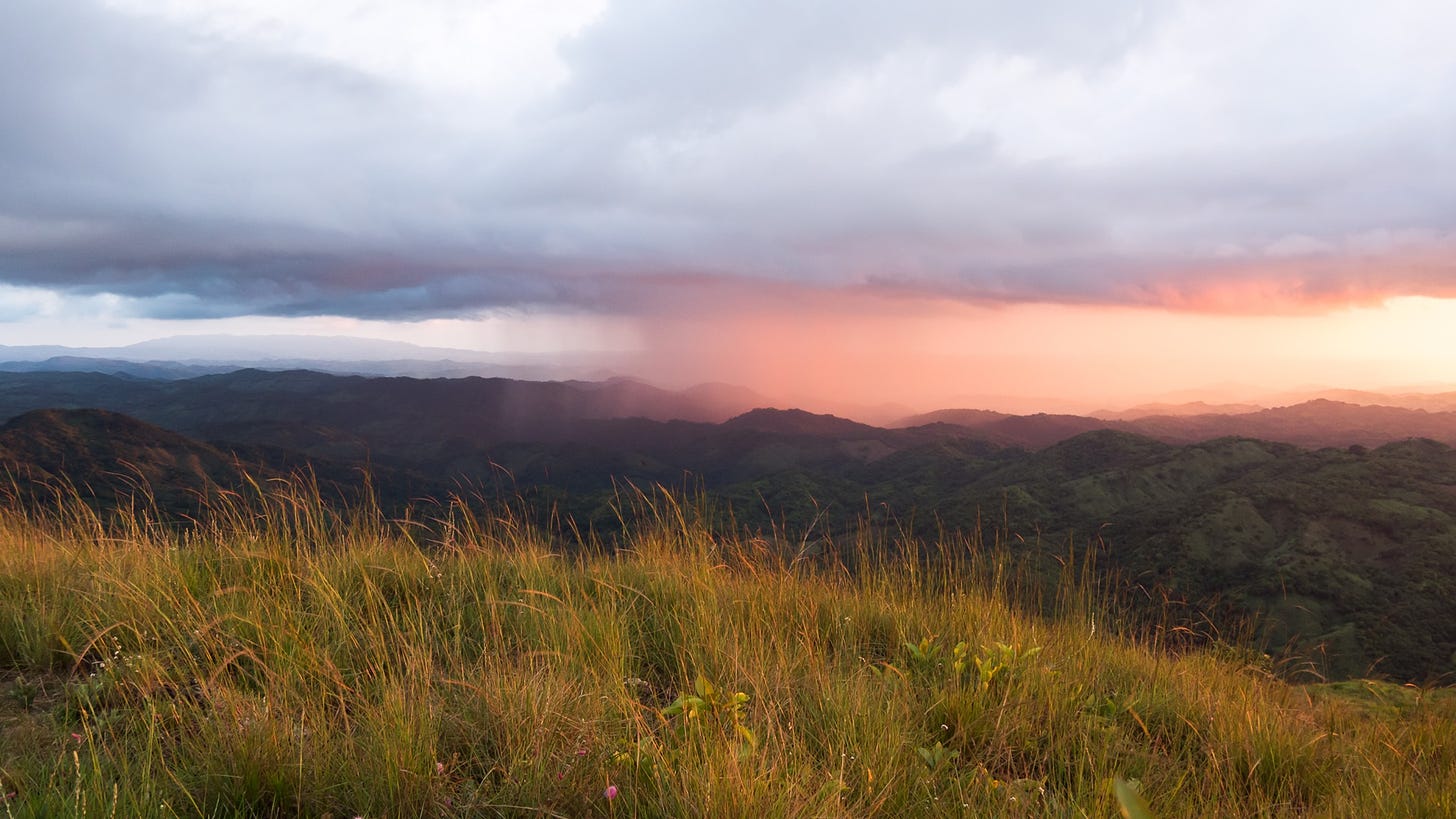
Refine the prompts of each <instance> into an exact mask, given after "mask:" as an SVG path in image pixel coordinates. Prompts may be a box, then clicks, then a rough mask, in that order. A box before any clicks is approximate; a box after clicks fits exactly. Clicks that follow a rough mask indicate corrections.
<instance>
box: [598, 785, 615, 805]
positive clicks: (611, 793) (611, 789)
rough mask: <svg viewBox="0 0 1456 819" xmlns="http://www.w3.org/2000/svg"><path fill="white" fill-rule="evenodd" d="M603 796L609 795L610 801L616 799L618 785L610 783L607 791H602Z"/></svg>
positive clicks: (608, 799)
mask: <svg viewBox="0 0 1456 819" xmlns="http://www.w3.org/2000/svg"><path fill="white" fill-rule="evenodd" d="M602 796H605V797H607V801H608V802H610V801H612V800H613V799H616V798H617V786H616V785H608V786H607V789H606V790H605V791H602Z"/></svg>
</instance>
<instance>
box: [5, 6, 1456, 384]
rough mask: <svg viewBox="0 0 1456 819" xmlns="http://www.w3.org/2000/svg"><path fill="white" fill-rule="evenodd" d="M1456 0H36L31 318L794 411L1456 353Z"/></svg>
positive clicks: (15, 196) (8, 256)
mask: <svg viewBox="0 0 1456 819" xmlns="http://www.w3.org/2000/svg"><path fill="white" fill-rule="evenodd" d="M1453 41H1456V4H1452V3H1449V2H1446V1H1445V0H1390V1H1389V2H1384V3H1380V4H1375V3H1369V2H1344V0H1322V2H1312V0H1302V1H1300V2H1294V1H1293V0H1260V1H1259V2H1252V1H1245V0H1230V2H1220V3H1206V2H1176V0H1174V1H1170V2H1146V3H1139V2H1122V1H1121V0H1045V2H1034V3H1004V2H991V0H980V1H979V2H978V1H977V0H957V1H955V2H951V1H950V0H947V2H934V1H932V0H926V2H909V3H897V4H887V3H861V2H854V1H853V0H852V1H851V2H844V1H843V0H839V1H838V2H827V0H803V2H796V3H788V4H786V3H778V2H764V1H763V0H739V2H733V3H722V2H711V3H710V2H691V0H679V1H675V2H667V0H561V2H547V1H546V0H415V1H414V2H381V1H379V0H374V1H370V0H352V1H348V2H346V0H314V1H313V2H310V3H296V2H292V0H7V2H5V3H3V4H0V110H3V111H4V112H5V117H4V122H3V124H0V344H7V345H17V344H68V345H81V346H109V345H118V344H126V343H131V342H135V341H141V340H144V339H148V338H154V337H160V336H167V335H179V334H193V333H243V334H251V333H306V334H324V335H354V336H362V337H374V338H389V339H396V340H407V341H414V342H417V343H422V344H428V345H431V346H439V347H456V348H465V349H481V350H489V351H502V352H527V353H532V354H538V355H540V354H545V355H557V356H560V357H561V358H562V359H563V360H568V359H570V358H571V357H573V356H579V355H584V354H590V355H600V354H603V353H609V354H611V355H613V356H616V358H614V359H613V360H615V361H618V362H620V364H619V367H620V369H621V370H622V371H624V372H630V373H631V374H635V375H638V376H640V377H644V378H646V379H648V380H652V381H656V382H658V383H662V384H664V385H668V386H685V385H687V384H691V383H696V382H702V381H728V382H733V383H740V384H745V385H748V386H751V387H754V388H756V389H760V390H762V391H765V392H768V393H771V394H773V395H777V396H785V397H788V398H791V399H793V400H795V401H798V402H800V403H804V404H806V405H812V404H815V402H818V405H819V406H823V407H830V406H841V405H842V406H849V405H875V404H882V403H898V404H906V405H910V406H915V407H918V408H925V407H928V406H933V405H945V403H946V402H950V401H961V402H963V403H966V402H976V401H979V402H980V403H982V404H986V405H990V404H991V403H994V401H993V399H996V400H1001V399H1009V398H1015V399H1017V400H1019V401H1021V402H1023V403H1025V402H1027V401H1032V402H1035V401H1044V402H1045V403H1046V404H1047V406H1051V405H1052V404H1054V403H1057V402H1061V403H1062V404H1065V403H1067V402H1071V403H1076V404H1083V405H1087V406H1093V405H1102V406H1112V405H1115V404H1118V403H1122V404H1127V403H1130V402H1134V401H1137V400H1145V399H1149V398H1153V397H1156V396H1159V395H1162V394H1166V393H1171V392H1177V391H1187V390H1195V389H1200V388H1201V389H1205V390H1206V391H1208V393H1209V397H1213V398H1219V397H1227V398H1234V397H1237V396H1236V395H1235V393H1236V392H1237V391H1238V390H1241V389H1242V390H1245V391H1248V390H1252V389H1255V388H1258V389H1272V388H1276V387H1296V386H1305V385H1329V386H1344V387H1382V386H1391V385H1449V384H1452V383H1456V330H1453V329H1452V328H1456V49H1453V48H1451V46H1450V44H1451V43H1452V42H1453Z"/></svg>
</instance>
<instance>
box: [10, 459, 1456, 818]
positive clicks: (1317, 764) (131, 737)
mask: <svg viewBox="0 0 1456 819" xmlns="http://www.w3.org/2000/svg"><path fill="white" fill-rule="evenodd" d="M271 487H272V488H270V489H269V493H268V495H266V496H263V497H260V498H258V499H257V501H256V504H254V503H253V502H249V501H243V500H238V499H234V500H231V501H223V503H224V504H230V505H226V506H224V507H221V508H217V509H215V510H214V512H215V513H216V514H214V515H213V516H212V517H211V518H210V520H212V521H213V523H211V524H206V523H204V525H202V526H201V527H200V528H196V529H193V530H191V531H190V532H188V533H187V534H185V535H182V534H179V533H177V532H174V531H171V530H168V529H165V528H157V527H154V526H150V525H148V524H147V523H146V522H145V521H137V520H123V521H118V522H117V524H116V525H115V526H114V527H108V526H104V525H103V526H100V527H98V526H96V525H94V524H91V523H82V524H79V525H78V524H77V523H75V521H84V520H86V518H85V516H83V515H81V516H78V515H74V514H69V513H66V512H65V511H64V510H59V511H57V512H56V513H55V514H54V515H45V516H39V517H37V516H35V515H33V514H25V515H18V514H16V513H15V512H14V511H0V538H3V539H4V540H5V542H6V543H7V544H9V545H8V548H6V549H4V550H0V583H4V584H5V587H6V589H7V593H6V594H3V595H0V691H3V692H4V693H5V695H6V696H5V697H4V698H3V699H0V724H3V725H4V731H0V782H3V790H4V792H5V793H6V794H8V795H7V796H6V797H5V798H6V803H5V804H6V810H7V815H13V816H17V817H30V816H37V817H38V816H54V815H73V816H81V815H96V814H100V815H108V816H109V815H119V816H135V817H154V816H155V817H163V816H173V815H175V814H176V812H182V813H187V814H194V815H203V816H244V815H246V816H278V815H318V816H322V815H329V814H332V815H335V816H339V815H343V816H356V815H357V816H378V815H395V816H397V815H409V816H421V817H434V816H440V817H444V816H480V817H486V816H499V815H517V814H528V815H538V814H539V815H550V816H617V815H634V816H683V815H702V816H743V817H748V816H785V817H799V816H802V817H810V816H813V817H825V816H829V817H837V816H845V817H848V816H885V817H890V816H916V815H925V816H931V815H946V814H952V815H956V814H962V815H999V816H1027V817H1030V816H1045V815H1094V816H1107V815H1113V814H1114V813H1115V812H1116V811H1117V810H1118V805H1119V801H1121V802H1122V804H1124V805H1129V804H1132V803H1133V802H1146V803H1147V805H1148V806H1150V808H1151V809H1152V810H1153V811H1155V812H1156V815H1159V816H1165V817H1179V816H1190V817H1191V816H1207V815H1229V814H1237V815H1267V816H1282V815H1291V816H1292V815H1331V814H1337V815H1360V816H1392V817H1395V816H1400V817H1404V816H1417V815H1444V814H1447V813H1450V812H1451V810H1452V809H1453V808H1456V803H1453V801H1452V800H1453V793H1452V791H1451V789H1450V782H1451V781H1453V778H1456V762H1453V760H1456V755H1453V754H1452V753H1450V751H1451V749H1452V748H1453V747H1456V734H1453V728H1452V726H1453V725H1456V702H1453V700H1452V699H1451V697H1450V696H1449V694H1448V692H1445V691H1440V690H1420V689H1410V688H1401V687H1398V686H1394V685H1389V684H1382V683H1375V682H1366V681H1361V682H1353V683H1348V684H1343V685H1333V686H1332V685H1315V686H1310V685H1305V686H1291V685H1289V684H1288V683H1285V682H1281V681H1280V680H1278V679H1277V678H1276V677H1275V676H1273V675H1272V674H1271V667H1270V664H1269V660H1268V658H1266V657H1263V656H1262V655H1260V654H1258V653H1257V652H1252V651H1249V650H1247V649H1245V648H1240V647H1238V646H1236V645H1233V644H1230V643H1228V642H1223V641H1217V640H1212V639H1211V638H1209V637H1207V636H1206V637H1205V638H1204V639H1201V640H1195V639H1188V636H1189V635H1185V634H1182V633H1180V632H1176V631H1171V630H1168V629H1166V628H1160V627H1158V625H1157V623H1156V622H1151V623H1150V622H1148V621H1146V620H1144V619H1141V618H1140V617H1137V616H1135V615H1133V613H1132V612H1131V610H1129V609H1127V608H1126V607H1125V605H1124V604H1123V603H1122V602H1119V598H1118V597H1117V596H1116V595H1114V594H1112V593H1110V592H1109V591H1108V590H1107V589H1106V587H1104V586H1102V585H1101V584H1100V583H1099V582H1098V581H1096V579H1095V576H1094V575H1093V574H1090V573H1089V572H1087V571H1085V569H1087V568H1090V567H1088V566H1087V565H1085V564H1084V563H1083V562H1082V561H1083V560H1084V559H1090V558H1091V557H1092V555H1090V554H1085V555H1081V556H1077V555H1072V556H1070V557H1071V558H1072V562H1071V563H1069V564H1067V565H1066V567H1065V570H1064V571H1063V572H1062V573H1060V574H1059V575H1058V577H1057V578H1056V580H1055V583H1054V586H1053V588H1052V590H1051V594H1050V596H1047V597H1042V595H1041V592H1040V591H1039V590H1040V589H1041V588H1042V587H1041V586H1040V584H1039V582H1038V581H1036V580H1035V579H1034V578H1032V577H1029V576H1028V575H1027V574H1026V573H1025V571H1024V569H1025V567H1024V566H1023V564H1022V562H1021V561H1020V560H1019V559H1018V558H1017V556H1016V554H1017V548H1016V546H1015V544H1012V543H1000V544H992V543H987V544H979V545H978V544H977V543H976V542H974V541H971V540H965V539H946V540H943V541H940V542H938V543H933V544H932V543H924V544H920V546H919V547H914V546H912V545H911V544H906V543H903V542H900V543H895V542H890V541H885V540H882V539H881V538H880V535H879V534H877V533H876V532H874V531H873V530H867V531H865V532H863V533H861V535H859V536H858V537H857V538H850V539H846V540H842V541H838V543H837V547H836V550H835V551H836V552H837V553H838V554H840V555H842V556H843V557H844V558H846V559H850V558H852V559H853V560H854V562H855V563H856V565H857V568H856V569H855V571H854V572H853V573H849V572H846V571H845V569H844V566H843V565H842V564H841V563H839V562H838V560H837V559H836V558H834V557H832V556H831V555H829V554H823V555H821V556H819V557H816V558H807V557H805V556H804V555H803V554H802V548H803V544H802V543H801V542H797V541H792V540H782V539H772V540H765V539H763V538H756V537H755V538H748V537H732V536H725V535H723V534H722V533H719V532H716V531H714V530H713V529H711V528H708V526H707V521H706V520H705V519H704V518H703V517H702V516H701V515H702V514H703V512H704V511H705V510H703V509H702V508H700V507H698V506H695V505H691V504H685V503H684V499H681V498H676V497H672V496H667V495H654V496H647V495H641V496H636V497H635V498H634V497H626V498H623V499H622V504H623V506H622V512H623V514H624V516H625V518H626V519H627V520H628V528H627V529H626V530H625V531H624V532H623V535H622V538H621V539H620V540H619V541H618V542H617V543H616V545H615V547H614V548H606V544H602V543H599V542H594V541H590V540H588V541H585V542H583V541H572V540H570V539H569V538H568V539H563V538H562V537H560V536H558V535H554V534H552V533H551V532H550V531H548V530H542V529H539V528H537V527H535V526H533V525H531V524H529V523H527V522H524V521H522V520H520V519H519V518H515V517H512V516H510V515H509V514H508V513H504V512H501V513H500V514H497V515H485V516H482V515H478V514H475V513H473V512H471V511H469V510H468V509H466V508H465V507H463V506H459V505H450V506H447V507H443V508H442V509H440V511H439V513H438V514H437V516H436V518H435V521H434V522H433V523H429V524H426V523H424V522H421V521H416V522H415V524H414V525H411V526H399V525H396V524H395V523H394V522H391V521H389V520H387V519H384V518H380V517H378V516H377V514H376V513H373V512H370V511H369V510H360V509H352V510H349V509H342V510H331V509H330V508H329V507H327V506H323V505H320V504H319V503H318V502H317V500H316V499H313V500H311V499H310V495H309V493H308V491H307V487H296V486H286V485H278V484H273V485H271ZM68 521H69V522H68ZM907 546H910V548H906V547H907ZM917 554H918V555H921V557H919V558H915V559H905V557H904V556H905V555H917ZM1335 737H1338V739H1335ZM1115 782H1120V783H1121V784H1120V785H1118V787H1120V788H1121V793H1122V797H1121V800H1119V797H1118V796H1117V795H1116V793H1117V790H1116V789H1115V787H1114V783H1115Z"/></svg>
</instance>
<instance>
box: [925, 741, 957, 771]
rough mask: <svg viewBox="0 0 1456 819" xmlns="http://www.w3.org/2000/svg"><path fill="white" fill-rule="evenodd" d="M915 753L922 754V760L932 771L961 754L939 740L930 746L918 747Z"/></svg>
mask: <svg viewBox="0 0 1456 819" xmlns="http://www.w3.org/2000/svg"><path fill="white" fill-rule="evenodd" d="M915 753H917V754H919V755H920V761H921V762H924V763H925V767H927V768H929V769H930V770H932V771H934V770H938V769H939V768H940V767H941V766H943V765H945V764H946V763H947V762H951V761H953V760H954V759H955V758H956V757H958V756H960V755H961V752H960V751H957V750H953V749H950V748H947V747H945V744H944V743H942V742H939V741H937V742H936V743H935V744H934V745H932V746H930V747H928V748H927V747H924V746H921V747H919V748H916V749H915Z"/></svg>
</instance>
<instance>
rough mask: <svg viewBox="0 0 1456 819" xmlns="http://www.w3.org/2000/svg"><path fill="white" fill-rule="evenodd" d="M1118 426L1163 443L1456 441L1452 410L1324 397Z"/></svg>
mask: <svg viewBox="0 0 1456 819" xmlns="http://www.w3.org/2000/svg"><path fill="white" fill-rule="evenodd" d="M1109 423H1111V422H1109ZM1118 423H1120V424H1121V425H1122V428H1124V429H1128V430H1131V431H1135V432H1139V433H1141V434H1143V435H1149V436H1152V437H1154V438H1160V439H1162V440H1166V441H1202V440H1208V439H1211V438H1220V437H1224V436H1230V435H1239V436H1245V437H1249V438H1261V439H1263V440H1267V441H1283V442H1286V443H1291V444H1298V445H1300V446H1308V447H1322V446H1350V445H1352V444H1359V445H1362V446H1380V445H1382V444H1386V443H1390V442H1392V441H1399V440H1402V439H1405V438H1431V439H1434V440H1437V441H1442V442H1446V443H1456V412H1426V411H1425V410H1412V409H1403V408H1399V407H1382V406H1359V405H1355V404H1346V403H1342V402H1339V401H1330V400H1327V399H1316V400H1314V401H1306V402H1304V403H1302V404H1295V405H1292V406H1288V407H1276V408H1274V409H1267V410H1259V411H1258V412H1249V413H1243V414H1239V415H1195V416H1184V417H1173V416H1151V417H1146V418H1139V419H1137V420H1135V421H1128V422H1118Z"/></svg>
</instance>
